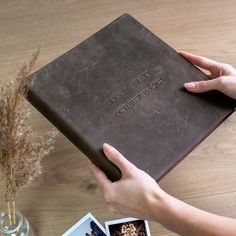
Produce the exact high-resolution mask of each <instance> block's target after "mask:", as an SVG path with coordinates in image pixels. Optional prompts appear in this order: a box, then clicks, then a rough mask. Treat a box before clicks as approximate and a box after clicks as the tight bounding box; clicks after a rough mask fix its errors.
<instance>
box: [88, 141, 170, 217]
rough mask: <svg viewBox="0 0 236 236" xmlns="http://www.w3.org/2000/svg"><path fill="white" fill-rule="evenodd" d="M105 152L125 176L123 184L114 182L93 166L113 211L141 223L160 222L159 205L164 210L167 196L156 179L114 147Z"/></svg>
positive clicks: (108, 147)
mask: <svg viewBox="0 0 236 236" xmlns="http://www.w3.org/2000/svg"><path fill="white" fill-rule="evenodd" d="M103 151H104V153H105V155H106V156H107V158H108V159H109V160H110V161H111V162H113V163H114V164H115V165H116V166H117V167H118V168H119V169H120V170H121V172H122V178H121V179H120V180H119V181H116V182H111V181H110V180H109V179H108V178H107V177H106V175H105V174H104V172H103V171H101V170H100V169H99V168H98V167H97V166H95V165H94V164H92V163H91V165H90V169H91V171H92V173H93V175H94V177H95V179H96V181H97V184H98V186H99V187H100V188H101V190H102V193H103V196H104V198H105V201H106V203H107V205H108V208H109V210H111V211H112V212H113V213H119V214H122V215H126V216H132V217H137V218H140V219H149V220H154V219H156V212H157V211H158V204H160V206H161V201H162V200H163V199H164V196H165V195H166V194H165V192H164V191H163V190H162V189H161V188H160V187H159V185H158V184H157V183H156V181H155V180H154V179H153V178H151V177H150V176H149V175H148V174H147V173H146V172H144V171H142V170H140V169H138V168H137V167H136V166H134V165H133V164H132V163H130V162H129V161H128V160H127V159H126V158H125V157H124V156H123V155H122V154H121V153H120V152H118V151H117V150H116V149H115V148H114V147H112V146H110V145H108V144H104V145H103ZM153 205H155V207H153Z"/></svg>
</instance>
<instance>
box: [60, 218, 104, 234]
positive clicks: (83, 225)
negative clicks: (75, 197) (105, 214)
mask: <svg viewBox="0 0 236 236" xmlns="http://www.w3.org/2000/svg"><path fill="white" fill-rule="evenodd" d="M62 236H106V232H105V229H104V228H103V227H102V225H101V224H100V223H99V222H98V221H97V220H96V219H95V217H94V216H93V215H92V214H91V213H88V214H87V215H85V216H84V217H83V218H82V219H81V220H79V221H78V222H77V223H76V224H75V225H73V226H72V227H71V228H70V229H69V230H67V231H66V232H65V233H64V234H63V235H62Z"/></svg>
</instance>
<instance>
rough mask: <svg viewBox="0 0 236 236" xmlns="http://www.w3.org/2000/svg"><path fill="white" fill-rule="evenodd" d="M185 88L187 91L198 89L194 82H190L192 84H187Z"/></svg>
mask: <svg viewBox="0 0 236 236" xmlns="http://www.w3.org/2000/svg"><path fill="white" fill-rule="evenodd" d="M184 87H185V88H186V89H195V88H196V84H195V83H194V82H190V83H185V84H184Z"/></svg>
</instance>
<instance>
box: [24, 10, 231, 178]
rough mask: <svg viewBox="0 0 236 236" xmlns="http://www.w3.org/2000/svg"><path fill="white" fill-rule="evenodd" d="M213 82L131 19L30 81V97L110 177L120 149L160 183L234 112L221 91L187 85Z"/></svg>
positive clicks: (114, 173) (116, 174)
mask: <svg viewBox="0 0 236 236" xmlns="http://www.w3.org/2000/svg"><path fill="white" fill-rule="evenodd" d="M207 79H208V77H207V76H206V75H205V74H204V73H203V72H202V71H201V70H199V69H198V68H196V67H195V66H194V65H192V64H191V63H190V62H188V61H187V60H185V59H184V58H183V57H182V56H180V55H179V54H178V53H177V52H176V51H175V50H174V49H172V48H171V47H170V46H168V45H167V44H166V43H165V42H163V41H162V40H161V39H160V38H158V37H157V36H156V35H154V34H153V33H152V32H150V31H149V30H148V29H147V28H145V27H144V26H143V25H142V24H141V23H139V22H138V21H137V20H136V19H134V18H133V17H132V16H130V15H128V14H124V15H122V16H120V17H119V18H117V19H116V20H114V21H113V22H111V23H110V24H108V25H107V26H105V27H104V28H102V29H101V30H99V31H98V32H96V33H95V34H94V35H92V36H91V37H89V38H88V39H86V40H85V41H83V42H81V43H80V44H78V45H77V46H75V47H74V48H72V49H71V50H69V51H68V52H66V53H65V54H63V55H62V56H60V57H58V58H57V59H55V60H54V61H52V62H50V63H49V64H48V65H46V66H44V67H42V68H41V69H39V70H38V71H36V72H34V73H33V74H31V75H30V76H29V80H28V94H27V99H28V100H29V101H30V103H32V104H33V105H34V106H35V107H36V108H37V109H38V110H39V111H40V112H41V113H42V114H43V115H44V116H45V117H46V118H47V119H48V120H49V121H50V122H51V123H52V124H53V125H55V126H56V127H57V128H58V129H59V130H60V131H61V132H62V133H63V134H64V135H65V136H66V137H67V138H68V139H69V140H70V141H71V142H72V143H73V144H74V145H76V146H77V147H78V148H79V149H80V150H81V151H82V152H83V153H84V154H85V155H86V156H87V157H88V158H89V159H90V160H91V161H93V162H94V163H95V164H96V165H97V166H99V167H100V168H101V169H102V170H103V171H104V172H105V173H106V174H107V176H108V177H109V178H110V179H111V180H113V181H114V180H117V179H119V178H120V176H121V173H120V171H119V169H118V168H117V167H116V166H114V165H113V164H112V163H111V162H110V161H108V160H107V158H106V157H105V155H104V154H103V151H102V145H103V143H104V142H107V143H109V144H111V145H113V146H114V147H116V148H117V149H118V150H119V151H120V152H121V153H122V154H123V155H124V156H125V157H126V158H127V159H128V160H129V161H131V162H132V163H134V164H135V165H136V166H137V167H138V168H141V169H143V170H144V171H146V172H147V173H148V174H150V175H151V176H152V177H153V178H155V179H156V180H159V179H160V178H161V177H162V176H164V175H165V174H166V173H167V172H168V171H169V170H170V169H171V168H173V167H174V166H175V165H176V164H177V163H178V162H179V161H180V160H182V159H183V158H184V157H185V156H186V155H187V154H188V153H189V152H190V151H191V150H192V149H193V148H194V147H196V145H198V144H199V143H200V142H201V141H202V140H203V139H204V138H205V137H206V136H207V135H209V134H210V133H211V132H212V131H213V130H214V129H215V128H216V127H217V126H218V125H219V124H220V123H221V122H222V121H223V120H224V119H225V118H226V117H227V116H228V115H230V114H231V113H232V112H233V110H234V107H235V101H234V100H232V99H230V98H228V97H226V96H225V95H223V94H221V93H219V92H216V91H214V92H207V93H204V94H191V93H188V92H187V91H186V90H185V89H184V88H183V84H184V83H185V82H189V81H199V80H207Z"/></svg>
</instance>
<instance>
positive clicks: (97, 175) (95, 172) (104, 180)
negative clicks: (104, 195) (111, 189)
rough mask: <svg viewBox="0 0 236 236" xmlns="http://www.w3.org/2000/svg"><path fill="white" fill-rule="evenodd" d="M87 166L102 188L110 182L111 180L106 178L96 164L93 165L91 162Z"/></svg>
mask: <svg viewBox="0 0 236 236" xmlns="http://www.w3.org/2000/svg"><path fill="white" fill-rule="evenodd" d="M89 168H90V170H91V172H92V174H93V176H94V177H95V179H96V182H97V184H98V186H99V187H100V188H101V189H102V190H104V189H106V188H107V186H108V185H109V184H111V181H110V180H109V179H108V178H107V176H106V175H105V173H104V172H103V171H101V170H100V169H99V168H98V167H97V166H96V165H94V164H93V163H90V165H89Z"/></svg>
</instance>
